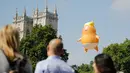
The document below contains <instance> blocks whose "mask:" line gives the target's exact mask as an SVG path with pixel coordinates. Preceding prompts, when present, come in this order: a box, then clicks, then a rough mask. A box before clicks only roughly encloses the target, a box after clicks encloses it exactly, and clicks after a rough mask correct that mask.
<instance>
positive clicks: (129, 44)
mask: <svg viewBox="0 0 130 73" xmlns="http://www.w3.org/2000/svg"><path fill="white" fill-rule="evenodd" d="M103 53H106V54H109V55H110V56H111V57H112V59H113V61H114V64H115V67H116V69H117V70H118V71H124V73H130V67H129V66H130V40H128V39H126V40H125V41H124V42H123V43H120V44H118V43H115V44H111V45H109V46H108V47H105V48H104V50H103Z"/></svg>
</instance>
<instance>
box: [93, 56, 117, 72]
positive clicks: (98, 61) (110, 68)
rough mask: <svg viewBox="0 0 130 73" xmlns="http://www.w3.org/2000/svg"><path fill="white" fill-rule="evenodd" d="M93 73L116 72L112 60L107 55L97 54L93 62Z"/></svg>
mask: <svg viewBox="0 0 130 73" xmlns="http://www.w3.org/2000/svg"><path fill="white" fill-rule="evenodd" d="M93 68H94V72H95V73H116V69H115V67H114V64H113V61H112V59H111V57H110V56H109V55H106V54H98V55H97V56H96V57H95V59H94V63H93Z"/></svg>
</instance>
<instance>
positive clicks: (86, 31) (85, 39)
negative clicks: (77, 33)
mask: <svg viewBox="0 0 130 73" xmlns="http://www.w3.org/2000/svg"><path fill="white" fill-rule="evenodd" d="M79 41H80V42H81V43H82V45H83V46H84V49H85V51H87V50H88V49H96V50H97V51H98V42H99V37H98V35H97V34H96V29H95V27H94V22H88V23H86V24H85V25H84V27H83V29H82V36H81V38H80V40H79Z"/></svg>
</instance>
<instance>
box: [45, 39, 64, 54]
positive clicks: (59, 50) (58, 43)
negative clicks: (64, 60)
mask: <svg viewBox="0 0 130 73" xmlns="http://www.w3.org/2000/svg"><path fill="white" fill-rule="evenodd" d="M61 54H63V43H62V40H61V39H53V40H51V41H50V42H49V45H48V47H47V55H48V56H52V55H58V56H60V55H61Z"/></svg>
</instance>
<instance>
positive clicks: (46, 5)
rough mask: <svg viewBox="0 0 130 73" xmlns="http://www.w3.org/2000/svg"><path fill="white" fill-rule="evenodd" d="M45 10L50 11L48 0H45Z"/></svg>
mask: <svg viewBox="0 0 130 73" xmlns="http://www.w3.org/2000/svg"><path fill="white" fill-rule="evenodd" d="M45 7H46V8H45V12H48V3H47V0H45Z"/></svg>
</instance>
